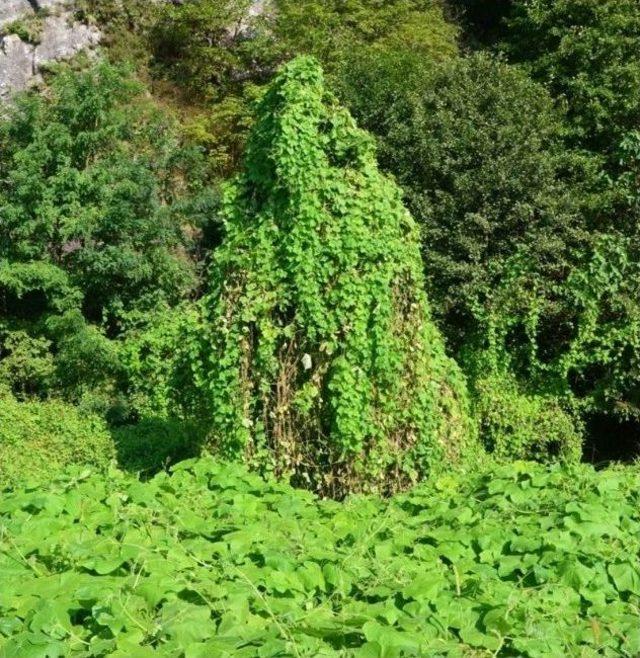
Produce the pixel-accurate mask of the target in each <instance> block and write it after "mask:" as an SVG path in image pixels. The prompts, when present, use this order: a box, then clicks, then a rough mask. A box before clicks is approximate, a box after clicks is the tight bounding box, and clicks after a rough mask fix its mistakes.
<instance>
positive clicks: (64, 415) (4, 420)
mask: <svg viewBox="0 0 640 658" xmlns="http://www.w3.org/2000/svg"><path fill="white" fill-rule="evenodd" d="M115 457H116V450H115V447H114V444H113V441H112V439H111V436H110V435H109V432H108V430H107V427H106V425H105V423H104V421H103V420H102V419H100V418H97V417H96V416H91V415H81V414H79V413H78V411H77V410H76V409H75V408H74V407H72V406H70V405H67V404H64V403H62V402H54V401H51V402H18V401H17V400H15V399H14V398H13V397H12V396H11V395H9V394H7V393H2V392H1V391H0V489H5V488H6V487H8V486H9V485H15V484H16V482H19V481H21V480H24V479H30V478H34V479H43V478H46V477H48V476H51V475H52V474H53V473H55V472H56V471H59V470H61V469H63V468H65V466H67V465H69V464H80V465H83V466H86V465H94V466H101V467H103V468H106V467H107V466H108V465H109V463H110V462H111V460H113V459H115Z"/></svg>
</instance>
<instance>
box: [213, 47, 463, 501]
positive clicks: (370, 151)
mask: <svg viewBox="0 0 640 658" xmlns="http://www.w3.org/2000/svg"><path fill="white" fill-rule="evenodd" d="M225 207H226V238H225V240H224V242H223V244H222V246H221V247H220V248H219V249H218V251H217V252H216V253H215V254H214V257H213V266H212V279H211V294H210V297H209V299H208V301H207V307H208V313H209V316H208V317H209V321H210V335H209V337H208V339H207V341H206V343H207V344H208V354H207V356H206V363H207V367H208V370H209V374H208V382H209V389H210V391H209V394H210V399H211V405H212V410H211V414H212V415H211V418H212V422H213V429H212V436H213V440H214V442H215V445H216V447H217V449H218V450H219V451H220V452H221V453H222V454H224V455H225V456H227V457H235V458H237V457H242V458H244V459H245V460H246V461H247V462H249V463H251V464H253V465H255V466H258V467H260V468H262V469H266V470H271V469H272V470H274V471H275V472H276V473H278V474H286V475H290V476H292V477H293V479H294V481H296V482H298V483H302V484H304V485H307V486H310V487H312V488H314V489H317V490H320V491H323V492H326V493H330V494H333V495H341V494H343V493H344V492H346V491H349V490H363V489H378V490H393V489H395V488H398V487H401V486H403V485H406V484H407V483H409V482H410V481H413V480H415V479H417V478H419V477H423V476H425V475H426V474H427V473H428V472H429V471H430V470H431V469H432V468H434V467H435V466H436V465H439V464H442V463H445V464H447V465H449V464H456V463H460V462H461V461H462V460H463V458H464V457H465V454H466V453H467V451H468V450H469V448H470V446H472V445H473V443H474V441H473V436H472V434H473V433H472V431H471V424H470V422H469V420H468V417H467V401H466V387H465V382H464V379H463V377H462V375H461V373H460V372H459V370H458V368H457V366H456V365H455V363H454V362H453V361H451V360H450V359H449V358H447V356H445V353H444V347H443V341H442V338H441V336H440V334H439V332H438V330H437V329H436V327H435V326H434V324H433V323H432V321H431V319H430V317H429V307H428V303H427V300H426V296H425V294H424V289H423V285H424V278H423V274H422V262H421V259H420V251H419V241H418V232H417V228H416V225H415V223H414V222H413V219H412V218H411V216H410V215H409V214H408V213H407V211H406V210H405V208H404V207H403V206H402V201H401V195H400V191H399V189H398V188H397V187H396V186H395V184H393V183H392V182H391V181H390V180H388V179H387V178H385V177H384V176H382V175H381V174H380V173H379V172H378V170H377V166H376V161H375V151H374V148H373V143H372V140H371V139H370V137H369V136H368V135H367V134H366V133H364V132H363V131H361V130H359V129H358V128H356V126H355V124H354V121H353V119H352V118H351V117H350V115H349V114H348V113H347V112H346V111H345V110H343V109H341V108H339V107H338V106H337V104H336V101H335V99H334V98H333V97H332V95H331V94H329V93H328V92H327V90H326V88H325V85H324V79H323V75H322V71H321V69H320V67H319V65H318V64H317V63H316V62H315V60H313V59H309V58H299V59H297V60H294V62H292V63H291V64H289V65H287V66H286V67H285V68H284V69H283V70H282V72H281V73H280V74H279V76H278V77H277V79H276V81H275V82H274V84H273V85H272V87H271V89H270V90H269V92H268V93H267V94H266V96H265V98H264V100H263V101H262V103H261V105H260V108H259V110H258V121H257V124H256V126H255V129H254V131H253V133H252V136H251V139H250V142H249V145H248V150H247V156H246V163H245V171H244V173H243V174H242V175H241V176H240V177H239V178H238V179H237V180H236V181H235V182H234V184H233V185H231V186H230V187H229V188H228V190H227V197H226V206H225Z"/></svg>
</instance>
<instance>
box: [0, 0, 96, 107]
mask: <svg viewBox="0 0 640 658" xmlns="http://www.w3.org/2000/svg"><path fill="white" fill-rule="evenodd" d="M38 15H40V16H41V19H40V20H41V27H40V30H39V34H38V38H37V40H36V41H37V43H27V42H25V41H23V40H22V39H21V38H20V37H19V36H18V35H17V34H10V33H7V32H10V31H11V30H10V27H11V24H12V23H14V22H15V21H18V20H20V21H29V20H33V19H35V18H36V17H37V16H38ZM3 32H4V36H0V102H6V101H7V100H9V99H10V98H11V96H12V95H13V94H14V93H15V92H17V91H22V90H23V89H26V88H27V87H29V85H31V84H33V83H34V82H36V81H37V80H38V79H39V74H40V70H41V69H42V67H43V66H44V65H46V64H47V63H49V62H55V61H61V60H65V59H69V58H71V57H73V56H74V55H76V54H77V53H79V52H80V51H82V50H86V49H87V48H93V47H95V46H96V45H97V44H98V43H99V41H100V32H99V31H98V30H97V29H95V28H93V27H90V26H88V25H83V24H82V23H78V22H77V21H75V20H74V18H73V13H72V8H71V6H70V5H69V3H68V0H0V34H2V33H3Z"/></svg>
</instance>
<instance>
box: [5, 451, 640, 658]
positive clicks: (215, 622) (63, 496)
mask: <svg viewBox="0 0 640 658" xmlns="http://www.w3.org/2000/svg"><path fill="white" fill-rule="evenodd" d="M639 510H640V474H639V473H638V470H637V469H633V468H627V469H626V470H624V471H623V470H611V471H603V472H596V471H595V470H593V469H592V468H591V467H587V466H576V467H572V468H570V469H569V468H567V467H560V466H552V467H548V466H541V465H534V464H523V463H515V464H511V465H508V466H501V467H490V468H488V469H485V470H484V471H482V472H479V473H476V474H474V475H472V476H468V475H464V476H460V475H451V474H449V475H443V476H441V477H439V478H436V477H434V478H431V480H430V481H429V482H428V483H426V484H423V485H420V486H419V487H416V488H415V489H413V490H412V491H411V492H410V493H407V494H399V495H398V496H396V497H395V498H394V499H391V500H388V501H386V502H385V501H382V500H380V499H379V498H368V497H364V496H359V497H355V498H349V499H347V500H346V502H344V503H337V502H335V501H331V500H325V501H318V500H317V499H316V498H315V497H314V496H313V495H312V494H311V493H309V492H305V491H301V490H294V489H292V488H290V487H289V486H288V485H285V484H278V483H276V482H275V481H268V482H265V481H264V480H262V479H261V478H260V477H259V476H258V475H255V474H249V473H248V472H247V471H246V470H245V469H244V468H243V467H242V466H239V465H221V464H219V463H216V462H214V461H213V460H212V459H211V458H204V459H201V460H193V461H190V462H183V463H182V464H180V465H179V466H178V467H177V468H176V469H175V471H174V473H173V474H172V475H168V474H167V473H165V472H163V473H162V474H160V475H157V476H156V477H155V478H154V479H152V480H150V481H148V482H140V481H139V480H137V479H135V478H133V477H131V476H127V475H124V474H123V473H121V472H119V471H112V472H111V473H109V474H108V476H105V475H103V474H97V473H94V474H91V473H90V472H88V471H82V470H81V469H80V468H79V467H75V470H69V471H67V472H66V473H64V474H62V475H61V476H59V477H58V478H57V479H56V480H55V481H54V482H53V483H51V484H50V485H47V486H44V487H38V488H36V487H32V488H28V487H27V488H24V489H22V490H16V491H14V492H13V493H11V492H5V493H4V494H3V496H2V498H0V582H2V587H1V588H0V655H2V656H3V657H4V658H36V657H38V658H41V657H42V656H49V657H54V656H65V657H66V656H83V657H93V656H96V657H97V656H107V655H108V656H112V657H114V658H118V657H120V658H130V657H131V656H135V657H136V658H146V657H149V658H151V657H153V656H163V657H164V656H166V657H172V658H178V657H180V658H182V657H185V658H211V657H212V656H215V657H216V658H231V657H233V658H243V657H246V658H256V657H261V658H272V657H273V658H275V657H280V658H284V657H296V658H300V657H302V656H308V657H309V658H318V657H322V656H324V657H327V658H328V657H329V656H336V657H338V656H341V657H343V658H401V657H405V658H407V657H410V656H416V657H418V656H421V657H424V656H430V657H433V658H437V657H444V656H447V657H449V656H450V657H454V656H456V657H469V658H470V657H474V658H484V657H486V658H489V657H496V656H497V657H504V658H507V657H515V656H518V657H520V658H551V657H553V658H557V657H559V656H563V657H565V656H566V657H575V658H578V657H580V658H595V657H596V656H600V657H602V656H605V657H606V656H611V657H614V656H616V657H619V656H629V657H632V656H638V655H640V568H639V566H638V553H639V551H640V511H639Z"/></svg>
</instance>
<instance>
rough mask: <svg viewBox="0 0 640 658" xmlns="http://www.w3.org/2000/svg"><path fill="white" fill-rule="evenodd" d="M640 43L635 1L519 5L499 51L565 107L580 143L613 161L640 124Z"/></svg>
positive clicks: (555, 0) (528, 1)
mask: <svg viewBox="0 0 640 658" xmlns="http://www.w3.org/2000/svg"><path fill="white" fill-rule="evenodd" d="M639 40H640V5H639V4H638V2H636V0H598V1H597V2H594V1H593V0H513V2H512V8H511V11H510V13H509V16H508V18H507V22H506V29H505V30H504V36H503V39H502V40H501V43H500V47H501V48H503V49H504V50H505V51H506V52H507V54H508V56H509V58H510V60H511V61H513V62H518V63H521V64H522V65H523V66H524V67H525V69H526V70H527V71H528V72H529V73H530V74H531V75H532V76H533V77H534V78H535V79H537V80H539V81H540V82H542V83H543V84H544V85H546V86H547V88H548V89H549V90H550V91H551V93H552V95H553V96H554V97H555V98H558V99H562V100H564V101H566V103H567V107H568V116H569V120H570V126H571V134H572V137H573V140H574V142H575V143H577V144H579V145H580V146H583V147H586V148H589V149H591V150H594V151H597V152H599V153H605V154H607V155H610V156H611V155H613V154H614V153H615V151H616V149H617V147H618V145H619V144H620V142H621V141H622V139H623V138H624V136H625V135H626V133H627V132H629V131H630V130H633V129H636V128H637V127H638V124H639V123H640V51H639V50H638V41H639Z"/></svg>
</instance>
